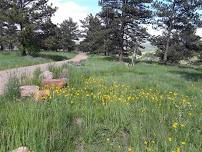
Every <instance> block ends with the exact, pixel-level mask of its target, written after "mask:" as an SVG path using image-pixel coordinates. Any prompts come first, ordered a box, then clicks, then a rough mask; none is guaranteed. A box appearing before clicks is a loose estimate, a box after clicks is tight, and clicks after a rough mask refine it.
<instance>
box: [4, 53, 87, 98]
mask: <svg viewBox="0 0 202 152" xmlns="http://www.w3.org/2000/svg"><path fill="white" fill-rule="evenodd" d="M87 58H88V56H87V54H85V53H80V54H78V55H76V56H75V57H74V58H72V59H70V60H66V61H60V62H51V63H46V64H39V65H33V66H27V67H21V68H15V69H9V70H4V71H0V95H3V94H4V90H5V87H6V85H7V83H8V80H9V78H10V77H11V76H16V77H18V78H20V77H21V76H28V77H29V76H32V74H33V72H34V71H35V70H36V69H38V68H40V69H41V71H46V70H48V67H49V66H50V65H54V66H62V65H64V64H67V63H69V62H73V63H76V64H77V63H79V62H80V61H82V60H86V59H87Z"/></svg>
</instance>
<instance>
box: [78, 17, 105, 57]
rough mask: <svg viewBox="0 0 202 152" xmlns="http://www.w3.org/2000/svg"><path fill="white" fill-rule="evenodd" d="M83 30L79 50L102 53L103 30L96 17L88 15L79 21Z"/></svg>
mask: <svg viewBox="0 0 202 152" xmlns="http://www.w3.org/2000/svg"><path fill="white" fill-rule="evenodd" d="M81 23H82V28H83V30H82V31H81V37H82V38H83V39H84V40H83V41H82V42H81V43H80V50H82V51H85V52H91V53H103V51H104V30H103V26H102V25H101V21H100V19H99V18H98V16H93V15H92V14H90V15H89V16H88V17H86V18H85V19H84V20H82V21H81Z"/></svg>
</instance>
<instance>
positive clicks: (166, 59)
mask: <svg viewBox="0 0 202 152" xmlns="http://www.w3.org/2000/svg"><path fill="white" fill-rule="evenodd" d="M170 35H171V30H169V31H168V38H167V42H166V50H165V53H164V56H163V62H164V63H166V62H167V61H168V51H169V47H170Z"/></svg>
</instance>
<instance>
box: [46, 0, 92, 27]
mask: <svg viewBox="0 0 202 152" xmlns="http://www.w3.org/2000/svg"><path fill="white" fill-rule="evenodd" d="M49 3H52V4H53V6H56V7H57V11H56V12H55V15H54V16H53V17H52V21H53V23H55V24H57V23H62V22H63V21H64V20H65V19H68V18H69V17H71V18H73V20H74V21H75V22H78V23H79V21H80V20H81V19H84V18H85V17H86V16H87V15H88V14H89V13H90V11H89V9H88V8H87V7H84V6H80V5H79V4H77V3H75V2H73V1H67V2H60V1H59V0H49Z"/></svg>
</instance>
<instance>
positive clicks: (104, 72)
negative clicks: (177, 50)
mask: <svg viewBox="0 0 202 152" xmlns="http://www.w3.org/2000/svg"><path fill="white" fill-rule="evenodd" d="M63 68H64V69H66V68H67V69H68V76H69V85H68V86H67V87H66V88H64V89H55V90H53V91H52V95H51V96H50V97H49V98H48V99H47V101H45V102H42V103H36V102H34V101H33V100H32V99H30V98H25V99H21V98H19V97H18V95H17V93H16V89H15V88H17V86H18V85H19V83H17V82H14V81H11V83H10V86H13V87H10V88H11V89H10V90H9V91H10V92H9V96H4V97H1V98H0V152H8V151H11V150H12V149H15V148H17V147H19V146H27V147H28V148H29V149H30V150H31V152H73V151H76V152H82V151H84V152H201V151H202V143H201V141H202V125H201V124H202V110H201V109H202V102H201V101H202V71H201V70H200V69H193V68H179V67H175V66H163V65H158V64H146V63H138V64H136V65H135V66H134V67H127V66H126V65H124V64H121V63H118V62H115V61H110V60H109V58H105V57H99V56H91V57H90V58H89V59H88V61H86V63H85V64H84V65H82V66H74V65H65V66H64V67H63ZM63 68H61V69H54V68H52V71H53V72H55V74H56V75H57V74H58V73H59V72H60V71H62V70H63ZM15 81H17V80H15ZM27 82H29V83H30V84H35V83H37V82H38V78H37V74H36V77H35V78H34V79H33V80H29V81H27Z"/></svg>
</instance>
